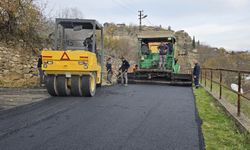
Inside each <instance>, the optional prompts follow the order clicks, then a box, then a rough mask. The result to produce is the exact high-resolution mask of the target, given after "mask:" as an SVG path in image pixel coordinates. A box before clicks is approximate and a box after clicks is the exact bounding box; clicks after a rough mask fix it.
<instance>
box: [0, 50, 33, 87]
mask: <svg viewBox="0 0 250 150" xmlns="http://www.w3.org/2000/svg"><path fill="white" fill-rule="evenodd" d="M37 77H38V71H37V56H36V55H34V54H30V53H27V52H25V50H23V49H20V48H18V49H15V48H6V47H1V46H0V86H4V85H1V84H4V83H8V82H9V84H12V82H20V80H22V82H28V81H31V80H37ZM13 84H14V83H13Z"/></svg>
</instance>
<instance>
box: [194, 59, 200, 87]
mask: <svg viewBox="0 0 250 150" xmlns="http://www.w3.org/2000/svg"><path fill="white" fill-rule="evenodd" d="M199 76H200V65H199V63H198V61H197V60H194V69H193V77H194V85H195V88H196V89H198V87H199Z"/></svg>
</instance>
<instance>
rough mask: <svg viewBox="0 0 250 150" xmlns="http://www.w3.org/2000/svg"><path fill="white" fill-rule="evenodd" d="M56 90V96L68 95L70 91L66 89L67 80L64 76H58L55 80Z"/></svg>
mask: <svg viewBox="0 0 250 150" xmlns="http://www.w3.org/2000/svg"><path fill="white" fill-rule="evenodd" d="M56 89H57V92H58V96H68V95H69V94H70V90H69V88H68V83H67V79H66V77H65V76H64V75H59V76H57V78H56Z"/></svg>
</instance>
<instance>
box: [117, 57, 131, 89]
mask: <svg viewBox="0 0 250 150" xmlns="http://www.w3.org/2000/svg"><path fill="white" fill-rule="evenodd" d="M121 60H122V65H121V67H120V68H119V71H121V84H124V85H125V86H128V69H129V67H130V64H129V62H128V61H127V60H126V59H125V58H124V57H122V58H121ZM124 80H125V83H124Z"/></svg>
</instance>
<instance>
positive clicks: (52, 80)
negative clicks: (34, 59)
mask: <svg viewBox="0 0 250 150" xmlns="http://www.w3.org/2000/svg"><path fill="white" fill-rule="evenodd" d="M45 85H46V88H47V91H48V93H49V94H50V95H51V96H57V89H56V77H55V75H47V76H46V77H45Z"/></svg>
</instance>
